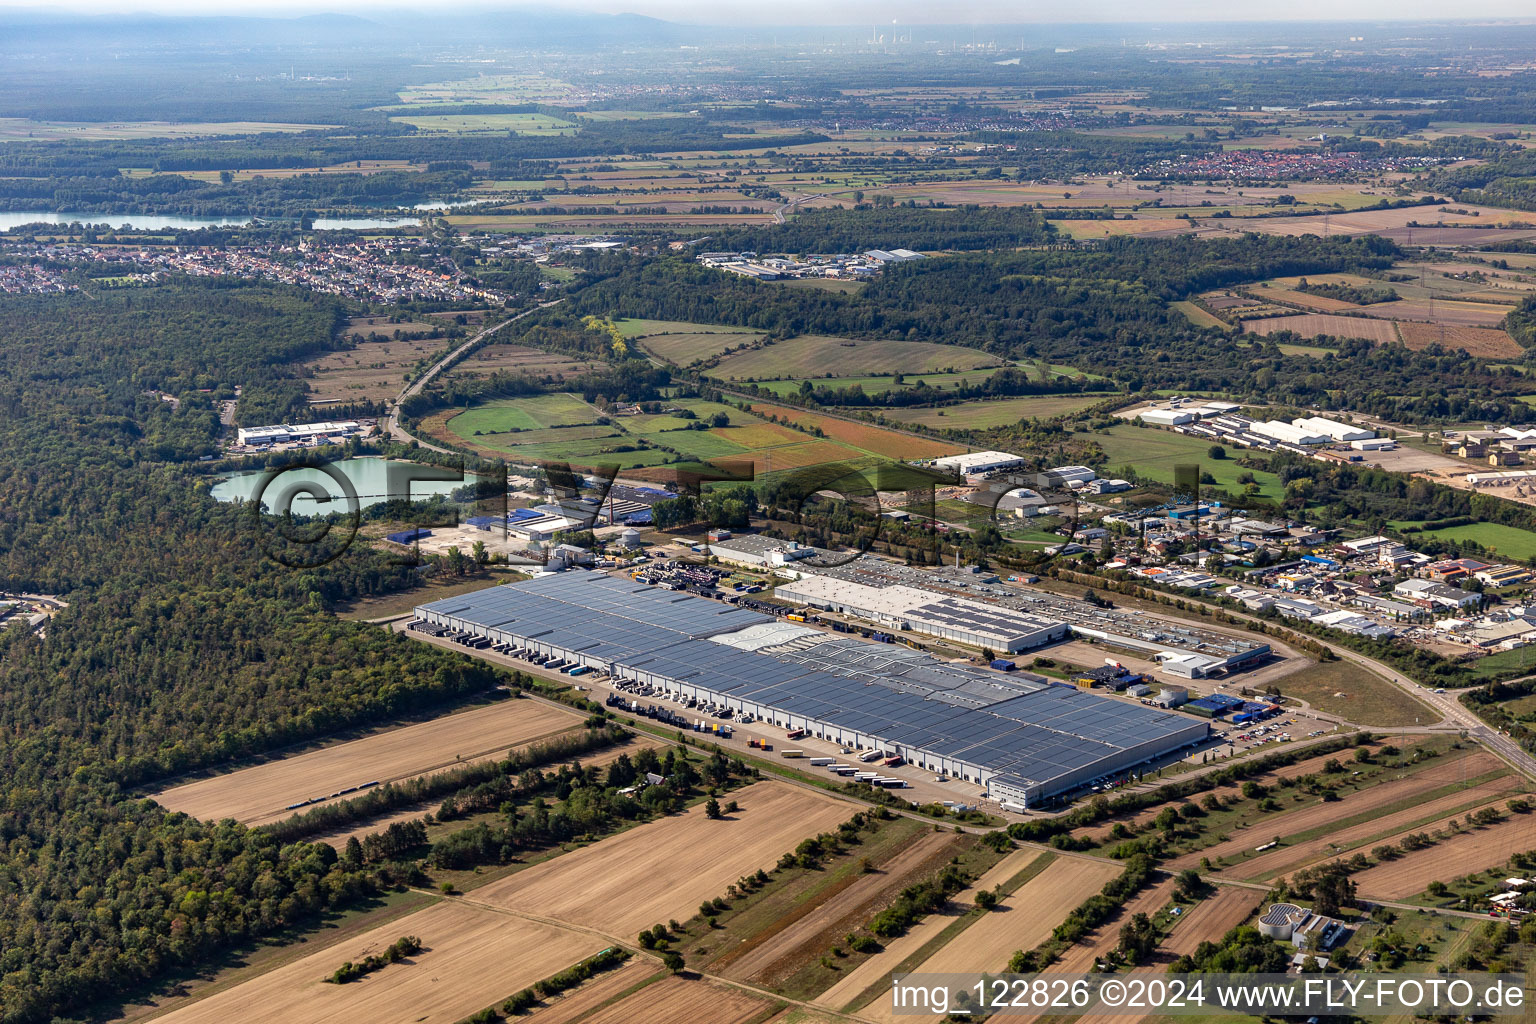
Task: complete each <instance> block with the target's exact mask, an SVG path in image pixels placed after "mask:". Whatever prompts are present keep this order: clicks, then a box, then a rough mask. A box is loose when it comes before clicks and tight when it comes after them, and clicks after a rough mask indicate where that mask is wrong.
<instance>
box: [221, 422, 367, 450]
mask: <svg viewBox="0 0 1536 1024" xmlns="http://www.w3.org/2000/svg"><path fill="white" fill-rule="evenodd" d="M362 429H363V425H362V424H361V423H359V422H358V421H357V420H322V421H320V422H318V423H275V424H273V425H271V426H266V427H241V428H240V430H239V432H238V438H239V441H240V443H241V444H253V445H264V444H276V443H277V442H279V441H312V440H314V439H315V438H317V437H349V436H351V435H353V434H358V433H361V432H362Z"/></svg>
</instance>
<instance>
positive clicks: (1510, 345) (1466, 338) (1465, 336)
mask: <svg viewBox="0 0 1536 1024" xmlns="http://www.w3.org/2000/svg"><path fill="white" fill-rule="evenodd" d="M1397 331H1398V333H1399V334H1401V335H1402V336H1403V344H1404V345H1407V346H1408V347H1409V348H1411V349H1414V350H1418V349H1425V348H1428V347H1429V346H1431V345H1443V346H1445V347H1446V348H1459V349H1465V350H1466V351H1467V352H1468V353H1469V354H1471V355H1474V356H1484V357H1487V358H1490V359H1519V358H1520V357H1521V356H1522V355H1523V354H1524V352H1525V350H1524V349H1523V348H1521V347H1520V343H1519V342H1517V341H1516V340H1515V339H1514V338H1511V337H1510V336H1509V332H1507V331H1503V330H1499V329H1497V328H1493V327H1453V326H1446V325H1442V324H1420V323H1408V322H1406V321H1404V322H1400V323H1399V324H1398V325H1397Z"/></svg>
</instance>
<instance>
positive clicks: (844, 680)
mask: <svg viewBox="0 0 1536 1024" xmlns="http://www.w3.org/2000/svg"><path fill="white" fill-rule="evenodd" d="M416 617H417V618H418V619H419V620H421V621H423V622H426V623H429V624H431V625H433V626H438V627H442V628H446V629H450V630H456V631H461V632H465V633H470V634H473V635H476V636H482V637H486V638H488V639H490V640H491V641H493V642H496V643H508V644H512V645H514V646H516V647H519V648H524V649H530V650H533V651H535V652H538V653H541V654H547V655H556V656H558V657H561V658H563V659H566V660H569V661H572V662H575V663H578V664H581V665H585V666H588V667H590V668H593V669H597V670H599V671H605V672H608V673H610V674H611V675H612V676H613V678H614V679H626V680H634V681H636V682H639V683H643V684H646V685H650V686H655V687H658V688H660V689H662V690H663V691H665V692H667V693H669V694H672V695H675V696H682V697H696V698H699V699H702V700H708V701H711V702H714V703H716V704H719V705H722V706H724V707H726V708H729V709H730V710H731V711H733V712H735V713H739V714H749V715H753V716H755V717H758V718H761V719H762V720H763V721H765V722H771V723H772V724H774V725H775V726H777V727H780V728H784V729H804V730H806V732H807V733H808V734H810V735H813V736H816V737H818V738H821V739H825V740H829V741H831V742H834V743H840V744H842V745H844V746H848V747H851V748H855V749H878V750H882V751H887V752H889V753H890V754H892V755H896V756H900V757H903V758H905V759H906V760H907V761H909V762H910V763H912V764H914V765H917V766H918V767H921V768H923V769H926V770H930V771H938V772H944V773H946V774H949V775H952V776H954V777H955V778H958V779H963V780H965V781H967V782H971V783H975V784H977V785H980V786H982V787H985V789H986V790H987V792H988V793H989V794H990V795H991V796H992V797H993V798H995V799H998V800H1000V801H1005V802H1007V803H1008V804H1010V805H1012V806H1016V807H1025V808H1027V807H1034V806H1038V805H1039V804H1040V803H1041V802H1042V801H1044V800H1047V799H1049V798H1050V797H1052V796H1055V795H1057V794H1060V793H1064V792H1068V791H1071V790H1074V789H1077V788H1080V787H1082V786H1084V785H1085V784H1087V783H1089V782H1091V781H1093V780H1094V779H1097V778H1100V777H1103V776H1106V775H1113V774H1118V773H1122V772H1126V771H1129V770H1131V769H1134V768H1135V767H1137V766H1138V765H1142V764H1146V763H1149V762H1151V761H1154V760H1156V759H1158V758H1160V757H1163V756H1165V755H1168V754H1171V753H1175V752H1178V751H1181V750H1184V749H1187V748H1190V747H1193V746H1195V745H1197V744H1199V743H1201V742H1202V741H1204V740H1205V739H1206V738H1207V736H1208V735H1209V727H1208V725H1207V724H1206V723H1205V722H1204V721H1201V720H1198V719H1192V718H1189V717H1187V716H1183V715H1175V714H1168V713H1165V712H1161V711H1155V710H1152V709H1149V708H1146V707H1143V706H1141V705H1137V704H1131V703H1126V702H1121V701H1115V700H1112V699H1109V698H1104V697H1099V696H1096V695H1093V694H1090V693H1085V692H1082V691H1080V690H1078V689H1077V688H1076V687H1072V686H1068V685H1064V684H1057V683H1052V682H1050V681H1049V680H1046V679H1043V678H1040V677H1038V676H1032V675H1029V674H1028V673H1011V674H1008V675H1004V674H1001V673H996V672H987V671H984V670H979V669H972V668H969V667H967V666H963V665H953V664H949V663H946V662H942V661H939V660H938V659H935V658H932V657H930V656H928V655H926V654H923V653H920V652H917V651H911V650H907V649H905V648H900V647H894V646H890V645H883V644H875V643H871V642H867V641H864V640H860V639H856V638H852V637H847V636H842V635H836V634H828V633H822V632H820V631H818V630H814V629H809V628H806V627H803V626H797V625H795V624H794V623H789V622H783V621H779V620H776V619H773V618H770V617H768V616H765V615H759V614H757V613H755V612H750V611H747V610H745V609H741V608H736V607H734V606H731V605H726V604H721V603H719V602H715V601H711V600H709V599H707V598H700V597H695V596H691V595H688V594H681V593H677V592H674V591H668V590H661V589H657V588H653V587H648V586H645V585H643V584H640V583H636V582H634V581H631V580H628V579H625V578H622V577H613V576H607V575H603V574H598V573H590V572H569V573H562V574H556V575H547V576H539V577H534V578H532V579H529V580H524V581H522V582H519V583H512V584H507V585H505V586H500V587H494V588H491V589H488V590H481V591H477V592H475V593H472V594H465V595H461V596H457V597H450V598H445V599H443V600H441V601H436V602H433V603H431V604H426V605H422V606H420V607H418V608H417V609H416Z"/></svg>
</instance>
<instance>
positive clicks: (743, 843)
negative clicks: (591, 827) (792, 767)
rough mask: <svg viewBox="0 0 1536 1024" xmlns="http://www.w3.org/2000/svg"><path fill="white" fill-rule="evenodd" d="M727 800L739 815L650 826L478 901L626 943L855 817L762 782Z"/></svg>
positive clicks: (559, 860) (499, 884)
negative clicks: (734, 803) (582, 927)
mask: <svg viewBox="0 0 1536 1024" xmlns="http://www.w3.org/2000/svg"><path fill="white" fill-rule="evenodd" d="M726 799H728V800H735V801H737V802H738V803H739V804H740V805H741V810H740V811H739V812H737V813H736V814H732V815H727V816H726V817H725V819H723V820H720V821H711V820H710V819H709V818H707V817H706V816H705V814H704V807H703V806H702V805H700V806H696V807H693V808H692V809H690V810H689V811H687V812H686V813H683V814H679V815H675V816H673V817H670V818H662V819H660V820H659V821H652V822H648V823H646V824H644V825H640V826H638V827H636V828H632V829H630V830H629V831H627V832H621V833H619V834H618V835H616V836H611V837H609V838H607V839H604V840H603V841H602V842H600V843H597V844H594V845H592V846H586V847H583V848H582V849H580V850H576V851H574V852H572V853H567V854H564V855H562V856H559V857H556V858H555V859H553V860H550V861H546V862H545V863H543V864H539V865H536V866H534V867H531V868H528V869H527V870H526V871H520V872H518V873H517V874H515V875H512V876H510V877H508V878H504V879H500V880H498V881H495V882H491V883H490V884H489V885H485V886H482V887H481V888H479V889H476V890H475V899H476V900H478V901H480V902H483V903H489V904H492V905H496V906H503V907H509V908H511V909H514V910H523V911H527V912H529V913H533V914H538V915H540V916H542V917H550V918H555V919H557V920H561V921H571V922H574V923H576V924H582V925H586V926H588V927H591V928H597V929H601V930H603V931H604V932H607V933H608V934H610V935H619V936H624V937H625V938H629V937H632V936H633V935H635V934H636V933H637V932H639V931H640V929H642V928H649V927H650V926H651V925H653V924H656V923H657V922H666V921H668V920H671V919H672V918H676V919H678V920H679V921H681V920H686V919H687V918H689V917H692V916H693V915H694V914H695V913H696V912H697V910H698V906H699V904H700V903H701V902H703V901H704V900H707V899H713V898H714V897H716V896H722V895H724V893H725V887H726V886H728V885H730V884H731V883H732V882H735V881H736V880H737V879H738V878H740V877H741V876H742V875H747V874H751V873H752V872H754V871H756V870H758V869H759V868H763V869H767V868H772V867H773V866H774V865H775V864H776V863H777V862H778V859H779V857H780V855H782V854H784V853H787V852H788V851H790V850H792V849H794V847H795V845H796V844H797V843H799V842H800V840H802V839H806V838H808V837H810V836H813V835H815V834H816V833H818V832H826V831H830V830H831V829H833V828H835V827H836V826H837V825H839V824H841V823H842V822H844V821H847V820H848V819H849V818H850V817H852V816H853V813H854V812H855V811H856V810H857V808H856V807H855V806H853V805H852V804H848V803H844V802H843V801H841V800H837V799H834V798H833V797H830V796H824V795H822V794H821V793H818V792H814V791H811V790H807V789H801V788H798V787H795V786H790V785H787V784H785V783H782V782H759V783H756V784H754V785H752V786H748V787H747V788H746V789H743V790H740V791H737V792H734V793H732V794H730V795H729V796H728V797H727V798H726ZM724 802H725V801H723V800H722V803H724Z"/></svg>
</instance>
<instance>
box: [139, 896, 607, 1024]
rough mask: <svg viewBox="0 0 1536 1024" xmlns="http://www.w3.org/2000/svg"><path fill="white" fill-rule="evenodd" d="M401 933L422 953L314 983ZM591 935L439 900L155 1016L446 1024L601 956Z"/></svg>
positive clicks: (206, 1021)
mask: <svg viewBox="0 0 1536 1024" xmlns="http://www.w3.org/2000/svg"><path fill="white" fill-rule="evenodd" d="M402 935H414V936H417V937H418V938H420V939H421V941H422V943H423V944H424V945H425V946H426V947H427V948H426V949H425V950H424V951H423V952H421V953H419V954H417V955H416V956H414V957H410V958H408V959H406V960H403V961H401V962H400V963H396V964H390V965H389V966H387V967H385V968H384V969H383V970H381V971H377V972H375V973H373V974H370V975H368V976H366V977H365V978H363V979H361V980H359V981H355V982H351V983H350V984H346V985H333V984H329V983H327V982H325V981H323V980H322V979H323V978H325V977H327V976H329V975H330V974H331V972H332V971H334V970H335V969H336V968H338V967H340V966H341V965H342V964H343V963H345V962H347V961H349V960H350V961H354V962H355V961H357V960H360V959H361V958H362V957H364V956H367V955H369V954H373V953H380V952H382V951H383V950H384V948H385V947H387V946H388V945H389V944H390V943H392V942H394V941H395V940H396V939H398V938H400V937H401V936H402ZM604 945H605V943H604V942H603V941H602V940H601V939H597V938H595V937H593V936H590V935H584V934H581V933H578V932H573V931H567V930H565V929H563V928H555V927H553V926H550V925H543V924H537V923H534V922H531V921H524V920H519V919H515V918H510V917H507V916H505V915H503V914H499V913H497V912H495V911H492V910H486V909H484V908H480V907H474V906H470V905H468V904H465V903H460V902H457V901H444V902H442V903H438V904H435V905H434V906H431V907H428V908H427V909H425V910H419V911H417V912H416V913H414V914H409V915H407V916H405V917H402V918H399V919H397V920H395V921H392V922H390V923H389V924H385V925H381V926H380V927H378V928H375V929H373V930H372V931H369V932H366V933H364V934H362V935H360V936H357V937H356V938H354V939H351V940H348V941H343V942H338V943H336V944H334V945H332V946H327V947H325V948H322V949H318V950H316V951H315V952H313V953H311V954H309V955H308V956H306V957H304V958H302V959H300V960H296V961H294V962H292V963H289V964H285V965H283V966H282V967H279V968H277V969H275V970H272V971H269V972H268V973H266V974H263V975H260V976H258V977H255V978H252V979H250V980H249V981H246V982H243V983H242V984H239V985H236V986H234V987H232V988H227V989H224V990H222V991H219V992H215V993H214V994H213V995H210V996H208V997H207V998H206V999H202V1000H199V1001H198V1002H195V1003H192V1004H191V1005H189V1006H184V1007H182V1008H180V1009H177V1010H173V1011H171V1012H170V1013H168V1014H166V1015H165V1016H163V1017H159V1018H156V1019H157V1020H158V1021H161V1022H164V1024H229V1022H231V1021H242V1022H245V1021H250V1022H260V1024H338V1022H359V1024H361V1022H369V1024H372V1022H383V1021H411V1022H412V1024H453V1022H455V1021H458V1020H461V1019H463V1018H464V1017H466V1016H468V1015H469V1014H471V1013H474V1012H476V1011H477V1010H480V1009H482V1008H484V1007H486V1006H489V1005H491V1004H492V1003H494V1002H496V1001H498V1000H500V999H504V998H505V997H507V996H509V995H511V994H512V993H513V992H516V991H517V990H518V989H521V988H524V987H525V986H527V985H530V984H532V983H533V982H535V981H538V980H539V979H540V978H547V977H549V976H550V975H551V974H555V973H557V972H559V971H561V970H564V969H565V968H566V967H569V966H570V965H571V964H573V963H575V962H576V961H577V960H580V959H582V958H584V957H588V956H591V955H592V954H593V953H596V952H597V951H598V950H600V949H602V948H603V946H604Z"/></svg>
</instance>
